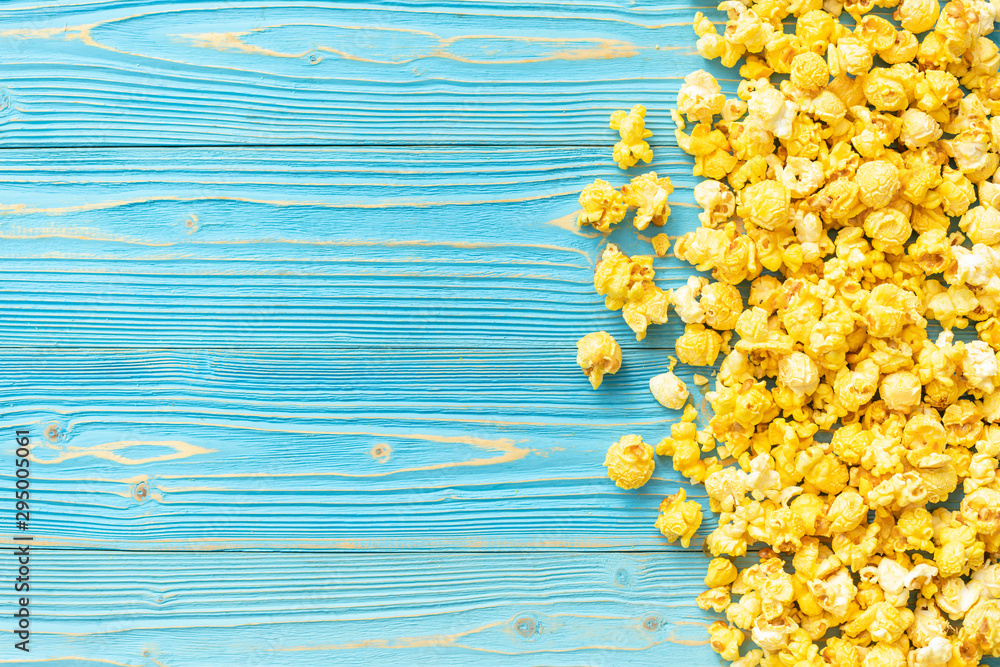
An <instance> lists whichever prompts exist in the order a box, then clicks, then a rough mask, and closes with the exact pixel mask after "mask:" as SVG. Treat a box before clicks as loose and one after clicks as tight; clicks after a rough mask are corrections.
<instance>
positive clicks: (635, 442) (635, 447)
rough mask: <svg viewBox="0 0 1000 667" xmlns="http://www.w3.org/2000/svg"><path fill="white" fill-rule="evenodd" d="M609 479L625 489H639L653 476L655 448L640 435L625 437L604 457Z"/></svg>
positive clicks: (610, 448) (609, 449) (612, 446)
mask: <svg viewBox="0 0 1000 667" xmlns="http://www.w3.org/2000/svg"><path fill="white" fill-rule="evenodd" d="M604 465H605V467H606V468H607V469H608V477H610V478H611V479H612V480H613V481H614V483H615V484H616V485H617V486H619V487H620V488H623V489H638V488H639V487H640V486H642V485H643V484H645V483H646V482H648V481H649V478H650V477H652V476H653V467H654V466H655V462H654V461H653V448H652V446H650V445H648V444H646V443H645V442H643V440H642V437H641V436H638V435H623V436H622V437H621V439H620V440H618V442H616V443H615V444H613V445H611V447H609V448H608V454H607V456H605V457H604Z"/></svg>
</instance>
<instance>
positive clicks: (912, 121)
mask: <svg viewBox="0 0 1000 667" xmlns="http://www.w3.org/2000/svg"><path fill="white" fill-rule="evenodd" d="M900 120H902V123H903V124H902V127H901V129H900V131H899V141H900V142H901V143H902V144H903V145H904V146H906V147H907V148H917V149H919V148H924V147H925V146H927V145H928V144H930V143H931V142H933V141H937V140H938V139H940V138H941V134H942V130H941V125H940V124H939V123H938V122H937V121H936V120H934V118H932V117H931V116H930V115H929V114H927V113H926V112H924V111H921V110H919V109H907V110H906V111H904V112H903V113H902V114H901V115H900Z"/></svg>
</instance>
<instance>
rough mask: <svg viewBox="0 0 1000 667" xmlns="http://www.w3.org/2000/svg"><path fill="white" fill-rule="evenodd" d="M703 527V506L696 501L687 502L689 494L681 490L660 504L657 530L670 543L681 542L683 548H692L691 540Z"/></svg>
mask: <svg viewBox="0 0 1000 667" xmlns="http://www.w3.org/2000/svg"><path fill="white" fill-rule="evenodd" d="M700 525H701V505H699V504H698V502H697V501H695V500H687V493H686V492H685V491H684V489H680V490H679V491H678V492H677V493H675V494H674V495H672V496H667V497H666V498H664V499H663V502H661V503H660V516H659V518H658V519H657V520H656V528H657V529H658V530H659V531H660V532H661V533H663V536H664V537H665V538H667V541H668V542H675V541H676V540H678V539H679V540H680V541H681V546H683V547H684V548H687V547H689V546H691V538H692V537H693V536H694V534H695V532H697V530H698V526H700Z"/></svg>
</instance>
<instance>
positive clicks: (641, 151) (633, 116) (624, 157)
mask: <svg viewBox="0 0 1000 667" xmlns="http://www.w3.org/2000/svg"><path fill="white" fill-rule="evenodd" d="M611 129H612V130H618V134H619V136H620V137H621V141H619V142H618V143H617V144H615V149H614V160H615V162H617V163H618V167H619V168H620V169H628V168H629V167H631V166H633V165H634V164H635V163H637V162H638V161H639V160H642V161H643V162H645V163H646V164H649V163H650V161H652V159H653V151H652V150H650V148H649V144H647V143H646V139H648V138H649V137H651V136H653V133H652V131H650V130H647V129H646V107H644V106H642V105H641V104H636V105H635V106H634V107H632V110H631V111H629V112H628V113H626V112H624V111H616V112H614V113H613V114H611Z"/></svg>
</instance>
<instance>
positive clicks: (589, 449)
mask: <svg viewBox="0 0 1000 667" xmlns="http://www.w3.org/2000/svg"><path fill="white" fill-rule="evenodd" d="M667 363H668V362H667V359H666V357H665V355H663V353H662V352H658V351H653V350H651V351H645V352H639V351H636V352H635V353H634V354H632V355H630V356H628V357H627V358H626V362H625V365H624V367H623V369H622V371H620V372H619V373H618V374H617V375H615V376H612V377H609V378H608V380H607V381H606V382H605V384H604V386H602V388H601V391H599V392H593V391H591V389H590V385H589V384H588V383H587V381H586V379H585V378H584V377H583V375H582V373H580V372H579V369H578V368H577V367H576V366H575V360H574V355H573V352H572V351H571V350H565V351H559V350H538V351H534V352H527V351H522V350H517V351H483V350H455V351H449V352H414V351H403V350H387V351H383V352H374V351H371V350H359V351H353V352H352V351H346V350H335V351H310V352H305V351H301V350H293V351H271V352H247V351H190V352H178V351H147V352H141V351H120V350H119V351H107V350H103V351H102V350H82V351H58V350H40V351H38V350H31V349H24V350H15V351H10V352H6V353H4V354H3V355H2V356H0V367H3V368H5V369H8V370H7V371H6V377H7V383H6V384H5V386H3V387H0V405H3V422H2V428H0V430H2V431H3V432H6V433H12V432H13V429H15V428H27V429H29V430H30V431H31V440H32V443H33V450H32V452H33V454H32V460H33V461H34V467H33V468H32V477H31V480H32V481H31V485H32V496H33V501H32V503H33V511H32V515H31V530H32V534H33V535H34V537H35V540H36V543H39V544H48V545H69V546H87V547H100V548H121V549H160V550H163V549H168V550H169V549H178V548H184V549H200V550H207V549H225V548H259V549H273V548H283V547H285V548H287V547H289V546H294V547H295V548H301V549H346V550H353V549H370V548H380V549H389V548H395V549H440V548H469V549H580V548H601V549H626V550H636V549H638V550H666V549H675V548H676V547H668V545H667V544H666V541H665V540H664V539H663V538H662V537H661V536H660V535H659V533H658V532H657V531H656V529H655V528H654V527H653V523H654V521H655V520H656V516H657V506H658V505H659V501H660V500H661V499H662V498H663V497H664V496H665V495H668V494H670V493H674V492H675V491H676V490H677V488H678V487H680V486H683V487H684V488H686V489H688V492H689V494H690V495H692V497H700V498H703V497H704V492H703V491H702V490H701V489H700V488H691V487H690V486H689V485H688V484H686V483H685V482H684V481H683V479H682V478H681V477H680V476H679V475H677V474H676V473H675V472H674V471H673V469H672V467H671V466H670V462H669V460H668V459H663V460H661V461H660V462H659V467H658V470H657V473H656V475H655V477H654V479H653V480H652V481H651V482H650V483H649V484H647V485H646V486H645V487H643V488H642V489H641V490H640V491H630V492H625V491H621V490H619V489H617V488H616V487H615V486H614V485H613V484H612V483H611V481H610V480H608V479H607V477H606V475H605V472H604V468H603V467H602V465H601V464H602V463H603V457H604V450H606V449H607V447H608V445H610V444H611V443H612V442H614V441H615V440H617V439H618V438H619V437H620V436H621V435H623V434H625V433H640V434H642V435H644V437H646V439H647V440H648V441H651V442H658V441H659V439H660V438H661V437H663V436H664V435H666V434H667V433H668V430H669V425H670V424H671V423H672V422H673V421H676V419H677V418H678V413H677V412H676V411H671V410H667V409H665V408H663V407H661V406H660V405H659V404H658V403H656V401H655V400H654V399H653V398H652V396H651V395H650V394H649V391H648V388H647V386H646V383H647V379H648V377H649V376H650V375H651V374H654V373H656V372H662V371H663V370H665V369H666V366H667ZM679 372H680V373H681V374H682V376H684V377H687V378H688V379H690V375H689V374H690V369H687V368H683V367H682V368H680V370H679ZM696 393H697V392H696ZM9 440H10V441H9V442H7V441H4V442H2V446H0V451H2V452H3V453H4V456H5V457H7V458H5V459H4V460H11V458H12V457H13V447H14V443H13V439H12V438H10V439H9ZM13 472H14V469H13V467H9V466H3V467H0V488H12V486H13V482H14V478H13ZM705 513H706V520H705V522H704V525H703V528H702V531H701V533H700V534H699V540H700V539H701V537H702V536H703V535H704V534H706V532H707V531H708V530H711V528H712V527H714V519H712V518H711V517H710V513H709V512H708V509H707V507H706V509H705ZM3 541H5V542H6V543H10V541H9V536H4V538H3ZM699 544H700V542H699Z"/></svg>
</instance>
